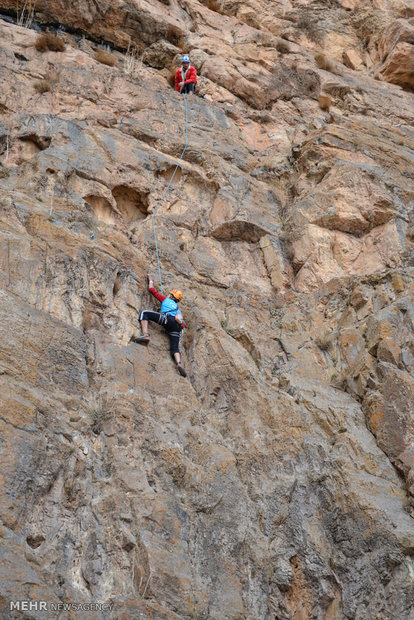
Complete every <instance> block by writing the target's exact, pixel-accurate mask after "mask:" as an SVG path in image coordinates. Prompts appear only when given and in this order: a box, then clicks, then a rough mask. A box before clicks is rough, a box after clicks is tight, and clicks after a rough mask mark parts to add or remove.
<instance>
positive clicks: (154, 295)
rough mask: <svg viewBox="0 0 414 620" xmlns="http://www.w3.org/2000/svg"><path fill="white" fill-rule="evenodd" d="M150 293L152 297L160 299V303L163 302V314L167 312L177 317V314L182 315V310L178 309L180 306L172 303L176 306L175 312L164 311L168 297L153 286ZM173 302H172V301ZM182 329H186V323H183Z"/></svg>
mask: <svg viewBox="0 0 414 620" xmlns="http://www.w3.org/2000/svg"><path fill="white" fill-rule="evenodd" d="M148 290H149V292H150V293H151V295H152V296H153V297H155V299H158V301H159V302H161V312H165V314H171V316H175V315H176V314H178V313H180V314H181V310H180V308H179V307H178V304H177V303H175V302H172V303H174V304H175V305H176V308H174V309H173V310H165V309H164V310H163V307H162V306H163V302H164V301H165V300H166V299H167V300H168V298H167V296H166V295H162V293H159V292H158V291H157V290H156V289H155V288H154V287H153V286H151V288H149V289H148ZM171 301H172V300H171ZM181 327H182V328H183V329H184V321H182V323H181Z"/></svg>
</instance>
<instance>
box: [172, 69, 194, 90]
mask: <svg viewBox="0 0 414 620" xmlns="http://www.w3.org/2000/svg"><path fill="white" fill-rule="evenodd" d="M185 77H186V80H185V82H184V84H191V82H193V83H194V84H197V71H196V69H195V67H193V66H192V65H190V66H189V67H188V69H187V73H186V74H185ZM182 81H183V76H182V74H181V67H180V68H179V69H177V71H176V72H175V90H176V91H177V92H180V91H181V89H180V87H179V86H178V84H179V83H180V82H182Z"/></svg>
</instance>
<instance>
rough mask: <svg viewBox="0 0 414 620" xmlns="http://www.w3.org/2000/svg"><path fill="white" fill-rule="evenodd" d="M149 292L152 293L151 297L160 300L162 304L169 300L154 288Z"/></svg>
mask: <svg viewBox="0 0 414 620" xmlns="http://www.w3.org/2000/svg"><path fill="white" fill-rule="evenodd" d="M148 290H149V292H150V293H151V295H152V296H153V297H155V299H158V301H160V302H161V303H162V302H163V301H164V299H167V297H166V296H165V295H162V294H161V293H159V292H158V291H156V290H155V288H154V287H153V286H151V288H149V289H148Z"/></svg>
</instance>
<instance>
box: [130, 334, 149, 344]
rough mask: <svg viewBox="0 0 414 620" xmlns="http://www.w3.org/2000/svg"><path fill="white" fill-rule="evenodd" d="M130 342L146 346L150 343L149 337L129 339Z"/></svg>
mask: <svg viewBox="0 0 414 620" xmlns="http://www.w3.org/2000/svg"><path fill="white" fill-rule="evenodd" d="M131 340H132V342H137V343H138V344H148V343H149V341H150V337H149V336H137V337H135V338H131Z"/></svg>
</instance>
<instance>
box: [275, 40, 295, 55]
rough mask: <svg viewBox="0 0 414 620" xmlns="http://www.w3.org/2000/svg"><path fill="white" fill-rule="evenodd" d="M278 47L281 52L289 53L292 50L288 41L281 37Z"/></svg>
mask: <svg viewBox="0 0 414 620" xmlns="http://www.w3.org/2000/svg"><path fill="white" fill-rule="evenodd" d="M276 49H277V51H278V52H279V54H289V52H291V51H292V50H291V47H290V45H289V43H288V42H287V41H284V40H283V39H280V40H279V41H278V42H277V43H276Z"/></svg>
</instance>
